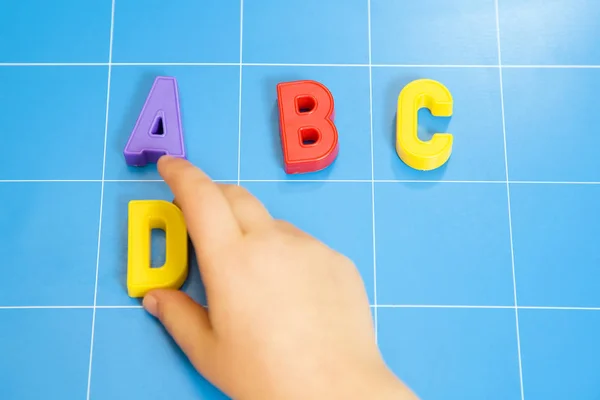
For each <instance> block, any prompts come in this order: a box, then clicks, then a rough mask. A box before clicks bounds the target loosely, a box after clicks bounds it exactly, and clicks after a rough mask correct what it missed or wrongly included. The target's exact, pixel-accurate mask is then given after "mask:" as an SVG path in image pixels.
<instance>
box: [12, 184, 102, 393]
mask: <svg viewBox="0 0 600 400" xmlns="http://www.w3.org/2000/svg"><path fill="white" fill-rule="evenodd" d="M100 186H101V185H100V183H82V182H73V183H58V182H50V183H37V182H36V183H33V182H32V183H0V199H1V200H0V202H1V204H2V206H1V207H0V210H1V211H0V230H2V231H3V232H5V233H6V234H5V235H2V245H1V246H0V259H1V260H2V263H1V264H0V271H1V272H2V279H0V306H6V305H10V306H23V305H30V306H40V305H41V306H57V305H69V306H73V305H75V306H83V305H92V304H93V301H94V282H95V271H96V258H97V249H98V223H99V212H100ZM1 325H2V323H0V326H1ZM0 330H1V329H0ZM0 397H1V396H0Z"/></svg>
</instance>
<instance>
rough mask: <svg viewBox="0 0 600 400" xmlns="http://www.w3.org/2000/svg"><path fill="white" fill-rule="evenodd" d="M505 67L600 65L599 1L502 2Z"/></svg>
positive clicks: (501, 35)
mask: <svg viewBox="0 0 600 400" xmlns="http://www.w3.org/2000/svg"><path fill="white" fill-rule="evenodd" d="M498 8H499V17H500V37H501V43H502V62H503V63H504V64H598V63H600V49H599V48H598V44H597V43H598V42H597V38H598V35H600V26H599V25H598V19H599V18H600V3H598V2H597V1H595V0H552V1H544V0H528V1H521V0H501V1H499V2H498Z"/></svg>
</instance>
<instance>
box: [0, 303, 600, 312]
mask: <svg viewBox="0 0 600 400" xmlns="http://www.w3.org/2000/svg"><path fill="white" fill-rule="evenodd" d="M370 307H371V308H377V309H380V308H391V309H394V308H414V309H478V310H514V309H515V306H508V305H504V306H499V305H467V304H377V305H375V304H371V305H370ZM516 308H518V309H519V310H537V311H600V307H568V306H518V307H516ZM94 309H96V310H102V309H104V310H137V309H139V310H143V307H142V306H141V305H113V306H99V305H96V306H95V307H94V306H93V305H89V306H36V305H28V306H0V310H94Z"/></svg>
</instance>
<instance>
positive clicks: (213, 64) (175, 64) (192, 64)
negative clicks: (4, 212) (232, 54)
mask: <svg viewBox="0 0 600 400" xmlns="http://www.w3.org/2000/svg"><path fill="white" fill-rule="evenodd" d="M241 64H242V65H243V66H247V67H336V68H337V67H350V68H357V67H358V68H488V69H489V68H491V69H496V68H500V67H499V65H496V64H493V65H491V64H310V63H305V64H303V63H241ZM110 65H111V66H112V67H238V66H239V65H240V63H237V62H235V63H234V62H115V63H111V64H110ZM106 66H108V63H105V62H50V63H48V62H40V63H35V62H33V63H31V62H6V63H0V68H1V67H106ZM502 68H511V69H600V65H593V64H590V65H577V64H572V65H569V64H530V65H527V64H503V65H502Z"/></svg>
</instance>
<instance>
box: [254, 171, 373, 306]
mask: <svg viewBox="0 0 600 400" xmlns="http://www.w3.org/2000/svg"><path fill="white" fill-rule="evenodd" d="M244 186H245V187H246V188H247V189H248V190H249V191H250V192H251V193H252V194H253V195H255V196H256V197H257V198H258V199H259V200H260V201H262V202H263V203H264V204H265V206H266V207H267V209H268V210H269V211H270V212H271V215H273V217H275V218H278V219H282V220H285V221H288V222H290V223H292V224H294V225H296V226H297V227H298V228H300V229H302V230H303V231H305V232H308V233H309V234H311V235H313V236H315V237H316V238H317V239H319V240H321V241H323V242H324V243H325V244H327V245H328V246H330V247H331V248H333V249H334V250H337V251H339V252H340V253H342V254H344V255H346V256H347V257H349V258H350V259H351V260H352V261H353V262H354V263H355V265H356V267H357V268H358V271H359V272H360V274H361V276H362V278H363V281H364V285H365V288H366V291H367V294H368V296H369V299H371V303H373V239H372V232H373V226H372V219H371V215H372V210H371V184H370V183H301V182H280V183H245V184H244Z"/></svg>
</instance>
